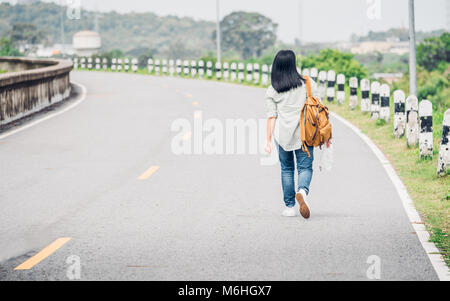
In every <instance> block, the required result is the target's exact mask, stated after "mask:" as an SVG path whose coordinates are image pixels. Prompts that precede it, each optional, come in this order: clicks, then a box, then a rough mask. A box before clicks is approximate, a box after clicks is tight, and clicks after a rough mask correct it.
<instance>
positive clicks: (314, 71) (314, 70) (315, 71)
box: [310, 68, 319, 82]
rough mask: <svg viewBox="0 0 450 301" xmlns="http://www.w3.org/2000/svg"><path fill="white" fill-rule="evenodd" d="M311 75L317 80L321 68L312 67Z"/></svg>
mask: <svg viewBox="0 0 450 301" xmlns="http://www.w3.org/2000/svg"><path fill="white" fill-rule="evenodd" d="M310 73H311V74H310V75H311V78H312V80H313V81H315V82H317V77H318V76H319V70H317V68H311V71H310Z"/></svg>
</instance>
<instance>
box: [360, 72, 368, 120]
mask: <svg viewBox="0 0 450 301" xmlns="http://www.w3.org/2000/svg"><path fill="white" fill-rule="evenodd" d="M369 111H370V81H369V80H368V79H367V78H363V79H362V80H361V112H369Z"/></svg>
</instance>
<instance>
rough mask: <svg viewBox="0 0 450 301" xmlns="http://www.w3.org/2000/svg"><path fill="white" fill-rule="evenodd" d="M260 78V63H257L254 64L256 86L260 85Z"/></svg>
mask: <svg viewBox="0 0 450 301" xmlns="http://www.w3.org/2000/svg"><path fill="white" fill-rule="evenodd" d="M259 78H260V75H259V64H258V63H255V64H253V80H254V81H253V82H254V83H255V84H259Z"/></svg>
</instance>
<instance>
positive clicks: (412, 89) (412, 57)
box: [409, 0, 417, 96]
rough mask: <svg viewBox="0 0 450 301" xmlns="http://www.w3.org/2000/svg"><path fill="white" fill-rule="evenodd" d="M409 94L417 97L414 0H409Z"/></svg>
mask: <svg viewBox="0 0 450 301" xmlns="http://www.w3.org/2000/svg"><path fill="white" fill-rule="evenodd" d="M409 94H410V95H415V96H417V70H416V29H415V22H414V0H409Z"/></svg>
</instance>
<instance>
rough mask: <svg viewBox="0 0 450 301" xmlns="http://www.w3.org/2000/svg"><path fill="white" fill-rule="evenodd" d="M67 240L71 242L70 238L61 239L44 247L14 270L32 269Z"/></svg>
mask: <svg viewBox="0 0 450 301" xmlns="http://www.w3.org/2000/svg"><path fill="white" fill-rule="evenodd" d="M69 240H71V238H70V237H63V238H58V239H57V240H55V241H54V242H52V243H51V244H49V245H48V246H46V247H45V248H44V249H42V251H40V252H39V253H37V254H36V255H34V256H33V257H31V258H30V259H28V260H27V261H25V262H24V263H22V264H21V265H19V266H17V267H16V268H15V269H14V270H15V271H20V270H29V269H31V268H33V267H34V266H35V265H37V264H38V263H39V262H41V261H42V260H44V259H45V258H47V257H48V256H50V255H52V254H53V253H54V252H55V251H56V250H58V249H59V248H61V247H62V246H63V245H64V244H65V243H67V242H68V241H69Z"/></svg>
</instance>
